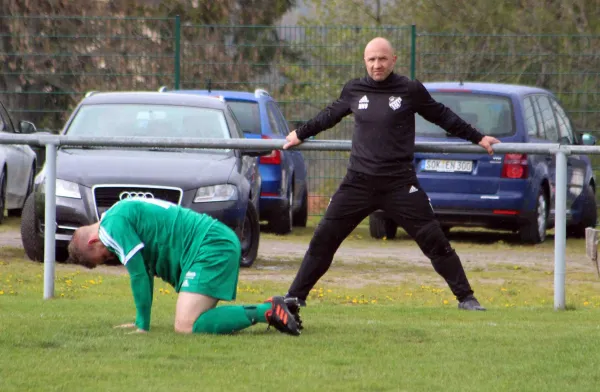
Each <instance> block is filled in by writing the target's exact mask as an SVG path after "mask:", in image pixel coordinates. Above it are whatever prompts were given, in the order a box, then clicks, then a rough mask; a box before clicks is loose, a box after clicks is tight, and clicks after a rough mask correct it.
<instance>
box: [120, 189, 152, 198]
mask: <svg viewBox="0 0 600 392" xmlns="http://www.w3.org/2000/svg"><path fill="white" fill-rule="evenodd" d="M133 198H139V199H154V195H153V194H152V193H150V192H141V191H140V192H136V191H123V192H121V193H119V200H125V199H133Z"/></svg>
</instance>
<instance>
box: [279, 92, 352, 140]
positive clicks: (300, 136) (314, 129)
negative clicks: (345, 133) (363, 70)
mask: <svg viewBox="0 0 600 392" xmlns="http://www.w3.org/2000/svg"><path fill="white" fill-rule="evenodd" d="M350 113H352V111H351V110H350V101H349V99H348V92H347V85H346V86H344V88H343V89H342V93H341V94H340V97H339V98H338V99H337V100H335V101H334V102H332V103H331V104H330V105H329V106H327V107H326V108H325V109H323V110H321V111H320V112H319V113H318V114H317V115H316V116H315V117H313V118H312V119H310V120H308V121H307V122H306V123H305V124H303V125H301V126H300V127H298V129H296V130H294V131H292V132H290V134H289V135H288V136H287V137H286V140H287V143H286V144H285V145H284V146H283V148H284V150H286V149H288V148H289V147H293V146H296V145H298V144H300V143H302V142H303V141H304V140H305V139H308V138H309V137H311V136H315V135H317V134H318V133H319V132H321V131H324V130H326V129H329V128H332V127H333V126H334V125H336V124H337V123H339V122H340V121H342V119H343V118H344V117H345V116H347V115H349V114H350Z"/></svg>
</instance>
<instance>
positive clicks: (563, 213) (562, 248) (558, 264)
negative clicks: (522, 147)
mask: <svg viewBox="0 0 600 392" xmlns="http://www.w3.org/2000/svg"><path fill="white" fill-rule="evenodd" d="M554 211H555V225H554V309H555V310H564V309H565V270H566V268H565V264H566V263H565V257H566V254H565V253H566V245H567V156H566V154H565V153H564V151H561V150H560V149H559V150H558V151H557V153H556V199H555V209H554Z"/></svg>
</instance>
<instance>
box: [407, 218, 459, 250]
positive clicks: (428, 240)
mask: <svg viewBox="0 0 600 392" xmlns="http://www.w3.org/2000/svg"><path fill="white" fill-rule="evenodd" d="M415 241H416V242H417V244H418V245H419V247H420V248H421V250H422V251H423V253H425V255H426V256H428V257H430V258H435V257H440V256H447V255H449V254H451V253H453V252H454V249H452V246H450V243H449V242H448V240H447V239H446V235H445V234H444V232H443V231H442V228H441V227H440V224H439V223H438V222H437V221H432V222H431V223H428V224H427V225H425V226H423V227H422V228H421V230H419V231H418V232H417V234H416V236H415Z"/></svg>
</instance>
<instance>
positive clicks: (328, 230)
mask: <svg viewBox="0 0 600 392" xmlns="http://www.w3.org/2000/svg"><path fill="white" fill-rule="evenodd" d="M396 58H397V57H396V55H395V54H394V50H393V48H392V45H391V44H390V42H389V41H388V40H386V39H384V38H381V37H377V38H375V39H373V40H371V41H370V42H369V43H368V44H367V46H366V47H365V52H364V61H365V66H366V68H367V73H368V76H366V77H364V78H361V79H353V80H350V81H349V82H347V83H346V84H345V85H344V87H343V88H342V92H341V95H340V97H339V98H338V99H337V100H336V101H334V102H333V103H332V104H330V105H329V106H328V107H326V108H325V109H324V110H323V111H321V112H320V113H318V114H317V115H316V116H315V117H314V118H313V119H311V120H310V121H308V122H307V123H305V124H304V125H302V126H301V127H299V128H298V129H297V130H295V131H293V132H291V133H290V134H289V135H288V136H287V138H286V139H287V143H286V144H285V146H284V149H288V148H290V147H293V146H296V145H298V144H300V143H302V141H303V140H305V139H306V138H308V137H310V136H314V135H316V134H318V133H319V132H321V131H324V130H326V129H329V128H331V127H333V126H334V125H336V124H337V123H339V122H340V121H341V120H342V118H343V117H345V116H347V115H349V114H354V121H355V127H354V133H353V135H352V151H351V153H350V161H349V165H348V171H347V173H346V176H345V177H344V179H343V181H342V183H341V184H340V186H339V188H338V190H337V191H336V192H335V193H334V195H333V197H332V198H331V201H330V204H329V206H328V207H327V211H325V215H324V216H323V219H322V220H321V222H320V223H319V225H318V226H317V228H316V230H315V233H314V235H313V238H312V240H311V241H310V245H309V248H308V251H307V252H306V255H305V256H304V260H303V261H302V265H301V266H300V270H299V271H298V273H297V275H296V278H295V279H294V281H293V283H292V285H291V287H290V288H289V291H288V293H287V294H286V296H288V297H291V298H293V297H297V298H298V299H299V300H300V301H301V304H302V305H305V304H306V298H307V296H308V294H309V292H310V290H311V289H312V288H313V287H314V285H315V284H316V283H317V282H318V280H319V279H320V278H321V277H322V276H323V275H324V274H325V273H326V272H327V270H328V269H329V267H330V266H331V262H332V260H333V256H334V254H335V252H336V251H337V249H338V248H339V246H340V245H341V243H342V241H343V240H344V239H346V237H347V236H348V235H349V234H350V233H351V232H352V231H353V230H354V229H355V228H356V226H357V225H358V224H359V223H360V222H361V221H363V220H364V219H365V218H366V217H368V216H369V215H370V214H371V213H372V212H374V211H376V210H379V209H381V210H384V211H385V212H386V213H387V215H388V216H390V217H391V218H392V219H393V220H394V221H395V222H396V223H397V224H398V225H399V226H401V227H402V228H403V229H404V230H405V231H406V232H407V233H408V234H409V235H410V236H411V237H412V238H413V239H414V240H415V241H416V242H417V244H418V245H419V247H420V248H421V250H422V251H423V253H424V254H425V255H426V256H427V257H428V258H429V259H430V260H431V263H432V264H433V267H434V269H435V271H436V272H437V273H438V274H439V275H441V276H442V277H443V278H444V279H445V280H446V282H447V284H448V286H449V287H450V289H451V290H452V293H453V294H454V295H455V296H456V298H457V300H458V308H459V309H465V310H485V308H484V307H482V306H481V305H480V303H479V302H478V301H477V299H476V298H475V296H474V295H473V290H472V289H471V286H470V284H469V281H468V279H467V276H466V274H465V271H464V269H463V267H462V264H461V261H460V259H459V257H458V255H457V254H456V252H455V251H454V249H453V248H452V247H451V246H450V243H449V242H448V240H447V238H446V236H445V235H444V233H443V231H442V229H441V227H440V225H439V223H438V222H437V220H436V219H435V216H434V212H433V209H432V207H431V204H430V203H429V198H428V196H427V194H426V193H425V192H424V191H423V190H422V189H421V187H420V185H419V181H418V180H417V176H416V172H415V168H414V166H413V154H414V149H415V113H418V114H420V115H421V116H423V118H425V119H426V120H428V121H430V122H432V123H434V124H436V125H438V126H440V127H441V128H443V129H444V130H446V131H447V132H448V133H450V134H452V135H454V136H457V137H460V138H463V139H465V140H468V141H471V142H472V143H474V144H478V145H480V146H481V147H483V148H484V149H485V150H486V151H487V152H488V153H489V154H492V153H493V149H492V145H493V144H495V143H499V141H498V140H497V139H495V138H493V137H490V136H484V135H482V134H481V133H479V132H478V131H477V130H476V129H475V128H473V127H472V126H471V125H470V124H468V123H467V122H465V121H464V120H462V119H461V118H460V117H458V116H457V115H456V114H455V113H454V112H452V111H451V110H450V109H449V108H447V107H445V106H444V105H443V104H441V103H439V102H436V101H435V100H434V99H433V98H432V97H431V95H430V94H429V93H428V91H427V90H426V89H425V87H424V86H423V85H422V84H421V83H420V82H419V81H418V80H410V79H409V78H407V77H405V76H401V75H398V74H396V73H394V65H395V64H396Z"/></svg>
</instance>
